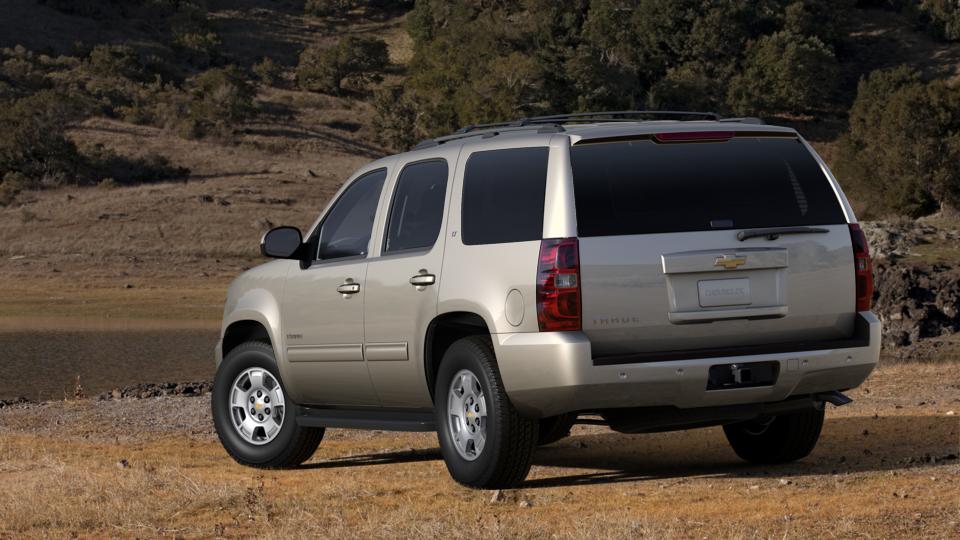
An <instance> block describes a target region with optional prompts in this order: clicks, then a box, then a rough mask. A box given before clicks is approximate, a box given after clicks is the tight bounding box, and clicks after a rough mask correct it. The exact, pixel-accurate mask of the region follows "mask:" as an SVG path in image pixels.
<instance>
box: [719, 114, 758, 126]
mask: <svg viewBox="0 0 960 540" xmlns="http://www.w3.org/2000/svg"><path fill="white" fill-rule="evenodd" d="M718 122H737V123H740V124H754V125H758V126H763V125H766V124H767V123H766V122H764V121H763V119H762V118H757V117H756V116H741V117H738V118H721V119H720V120H718Z"/></svg>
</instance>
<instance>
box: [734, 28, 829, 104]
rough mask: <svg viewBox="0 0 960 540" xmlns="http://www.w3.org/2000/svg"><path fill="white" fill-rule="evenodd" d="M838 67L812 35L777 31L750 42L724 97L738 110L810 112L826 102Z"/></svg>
mask: <svg viewBox="0 0 960 540" xmlns="http://www.w3.org/2000/svg"><path fill="white" fill-rule="evenodd" d="M838 75H839V65H838V64H837V59H836V57H835V56H834V54H833V51H831V50H830V48H829V47H827V46H826V45H824V44H823V42H822V41H820V40H819V39H818V38H816V37H806V36H800V35H797V34H793V33H790V32H777V33H775V34H771V35H769V36H764V37H762V38H760V39H758V40H756V41H753V42H751V43H750V44H749V45H748V47H747V56H746V60H745V62H744V67H743V70H742V72H741V73H740V74H739V75H737V76H735V77H734V78H733V80H732V81H731V83H730V90H729V93H728V98H727V101H728V103H729V105H730V106H731V108H733V109H734V110H735V111H736V112H737V113H739V114H759V113H783V112H809V111H812V110H814V109H816V108H822V107H823V106H824V104H825V103H827V102H829V100H830V98H831V97H832V96H833V92H834V90H835V89H836V87H837V82H838Z"/></svg>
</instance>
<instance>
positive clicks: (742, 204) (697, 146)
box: [570, 137, 846, 236]
mask: <svg viewBox="0 0 960 540" xmlns="http://www.w3.org/2000/svg"><path fill="white" fill-rule="evenodd" d="M570 151H571V163H572V167H573V182H574V190H575V197H576V206H577V226H578V233H579V235H580V236H614V235H624V234H650V233H666V232H685V231H706V230H714V229H730V228H736V229H747V228H761V227H782V226H802V225H831V224H841V223H845V222H846V220H845V218H844V215H843V210H842V209H841V208H840V203H839V202H838V200H837V197H836V195H835V194H834V192H833V188H832V187H831V186H830V182H829V181H828V180H827V178H826V176H825V175H824V174H823V171H822V170H821V169H820V166H819V164H818V163H817V161H816V160H815V159H814V157H813V156H812V155H811V154H810V152H809V151H808V150H807V149H806V147H804V145H803V143H801V142H800V140H799V139H796V138H793V137H790V138H786V137H780V138H776V137H769V138H758V137H735V138H733V139H730V140H727V141H722V142H710V143H702V142H698V143H673V144H661V143H657V142H654V141H652V140H649V139H643V140H630V141H620V142H607V143H595V144H583V145H574V146H573V147H572V148H571V149H570Z"/></svg>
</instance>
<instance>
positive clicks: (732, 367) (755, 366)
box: [707, 362, 780, 390]
mask: <svg viewBox="0 0 960 540" xmlns="http://www.w3.org/2000/svg"><path fill="white" fill-rule="evenodd" d="M779 373H780V363H779V362H748V363H736V364H718V365H715V366H710V371H709V373H708V376H707V390H731V389H734V388H753V387H756V386H773V385H774V384H775V383H776V382H777V375H779Z"/></svg>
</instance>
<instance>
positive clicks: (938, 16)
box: [920, 0, 960, 41]
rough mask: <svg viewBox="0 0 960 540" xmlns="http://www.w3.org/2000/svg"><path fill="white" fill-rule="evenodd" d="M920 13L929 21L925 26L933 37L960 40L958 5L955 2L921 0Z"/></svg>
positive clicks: (959, 7)
mask: <svg viewBox="0 0 960 540" xmlns="http://www.w3.org/2000/svg"><path fill="white" fill-rule="evenodd" d="M920 11H921V12H922V13H923V14H924V15H926V17H927V18H928V19H929V22H928V23H927V24H928V27H929V28H930V30H931V32H932V33H933V35H935V36H937V37H939V38H941V39H947V40H950V41H958V40H960V4H958V3H957V1H956V0H922V2H920Z"/></svg>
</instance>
